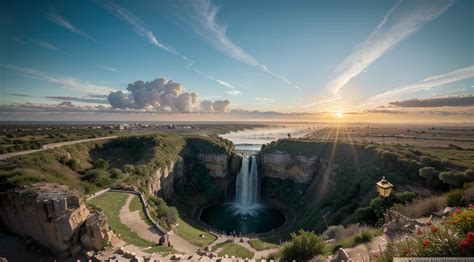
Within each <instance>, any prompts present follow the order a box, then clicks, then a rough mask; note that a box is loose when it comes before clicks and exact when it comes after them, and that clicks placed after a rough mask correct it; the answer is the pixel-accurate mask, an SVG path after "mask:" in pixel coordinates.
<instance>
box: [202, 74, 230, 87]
mask: <svg viewBox="0 0 474 262" xmlns="http://www.w3.org/2000/svg"><path fill="white" fill-rule="evenodd" d="M208 78H209V79H211V80H212V81H215V82H217V83H219V84H220V85H223V86H226V87H228V88H230V89H234V86H233V85H231V84H229V83H228V82H225V81H222V80H219V79H215V78H214V77H212V76H209V77H208Z"/></svg>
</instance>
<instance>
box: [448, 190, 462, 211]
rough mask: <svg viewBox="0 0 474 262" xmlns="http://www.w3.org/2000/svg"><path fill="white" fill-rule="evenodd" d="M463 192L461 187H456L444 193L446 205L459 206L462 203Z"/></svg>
mask: <svg viewBox="0 0 474 262" xmlns="http://www.w3.org/2000/svg"><path fill="white" fill-rule="evenodd" d="M464 192H466V190H465V189H463V188H458V189H455V190H451V191H449V192H448V193H446V194H445V196H446V200H447V203H448V206H450V207H452V206H461V205H462V197H463V196H464Z"/></svg>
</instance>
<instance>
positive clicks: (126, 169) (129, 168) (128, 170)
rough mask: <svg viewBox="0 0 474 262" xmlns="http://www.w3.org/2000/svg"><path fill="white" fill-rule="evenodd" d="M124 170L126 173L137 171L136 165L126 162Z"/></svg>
mask: <svg viewBox="0 0 474 262" xmlns="http://www.w3.org/2000/svg"><path fill="white" fill-rule="evenodd" d="M123 172H124V173H126V174H131V173H133V172H135V167H134V166H133V165H130V164H126V165H124V166H123Z"/></svg>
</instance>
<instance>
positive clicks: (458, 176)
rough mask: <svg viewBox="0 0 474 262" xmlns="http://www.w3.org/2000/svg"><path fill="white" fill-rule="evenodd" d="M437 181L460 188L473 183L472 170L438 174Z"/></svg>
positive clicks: (473, 171)
mask: <svg viewBox="0 0 474 262" xmlns="http://www.w3.org/2000/svg"><path fill="white" fill-rule="evenodd" d="M439 179H440V180H441V181H443V182H444V183H446V184H448V185H452V186H456V187H460V186H462V185H463V184H464V183H467V182H471V181H474V170H472V169H468V170H466V171H464V172H454V171H445V172H441V173H440V174H439Z"/></svg>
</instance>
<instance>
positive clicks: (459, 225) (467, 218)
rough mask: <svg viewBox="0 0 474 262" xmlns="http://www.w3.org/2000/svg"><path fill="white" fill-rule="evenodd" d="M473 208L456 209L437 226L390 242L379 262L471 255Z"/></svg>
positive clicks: (473, 249)
mask: <svg viewBox="0 0 474 262" xmlns="http://www.w3.org/2000/svg"><path fill="white" fill-rule="evenodd" d="M473 230H474V205H471V206H469V208H466V209H458V210H456V211H455V212H454V213H453V214H452V215H451V216H450V217H449V218H448V219H446V220H444V221H442V222H441V224H435V225H432V226H431V227H430V228H426V229H419V230H417V232H416V234H415V235H413V236H411V237H409V238H407V239H405V240H403V241H398V242H390V243H389V244H388V246H387V250H386V251H385V252H384V253H383V254H382V256H381V258H380V261H392V260H393V257H469V256H473V255H474V232H473Z"/></svg>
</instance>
